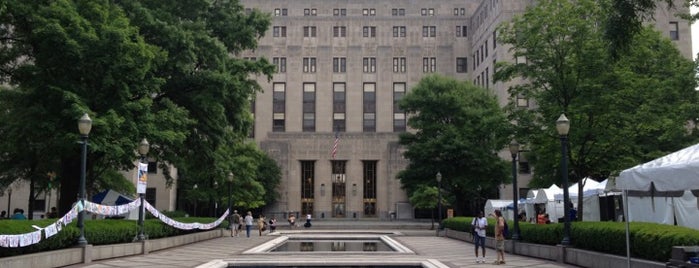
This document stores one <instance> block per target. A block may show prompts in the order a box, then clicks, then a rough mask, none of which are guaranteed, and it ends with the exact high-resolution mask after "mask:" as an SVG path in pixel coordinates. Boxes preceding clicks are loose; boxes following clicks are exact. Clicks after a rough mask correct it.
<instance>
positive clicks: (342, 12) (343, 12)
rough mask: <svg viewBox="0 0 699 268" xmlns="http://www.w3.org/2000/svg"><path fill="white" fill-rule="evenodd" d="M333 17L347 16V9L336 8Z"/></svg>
mask: <svg viewBox="0 0 699 268" xmlns="http://www.w3.org/2000/svg"><path fill="white" fill-rule="evenodd" d="M333 16H335V17H338V16H343V17H344V16H347V9H344V8H335V9H333Z"/></svg>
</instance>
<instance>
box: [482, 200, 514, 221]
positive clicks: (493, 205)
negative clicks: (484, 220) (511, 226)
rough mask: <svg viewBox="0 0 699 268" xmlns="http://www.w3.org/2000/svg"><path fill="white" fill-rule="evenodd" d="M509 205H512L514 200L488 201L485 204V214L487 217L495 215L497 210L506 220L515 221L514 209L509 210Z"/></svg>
mask: <svg viewBox="0 0 699 268" xmlns="http://www.w3.org/2000/svg"><path fill="white" fill-rule="evenodd" d="M509 205H512V200H500V199H488V201H486V202H485V207H484V208H483V212H484V213H485V216H486V217H488V216H489V215H490V214H493V213H494V212H495V210H496V209H499V210H500V212H502V216H503V217H505V219H507V220H512V219H514V217H513V216H512V209H507V206H509Z"/></svg>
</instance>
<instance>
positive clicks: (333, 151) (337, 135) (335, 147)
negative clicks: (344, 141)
mask: <svg viewBox="0 0 699 268" xmlns="http://www.w3.org/2000/svg"><path fill="white" fill-rule="evenodd" d="M339 143H340V135H339V134H338V133H337V132H335V142H334V143H333V150H332V156H333V159H335V155H336V154H337V145H338V144H339Z"/></svg>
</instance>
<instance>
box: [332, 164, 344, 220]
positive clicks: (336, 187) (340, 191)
mask: <svg viewBox="0 0 699 268" xmlns="http://www.w3.org/2000/svg"><path fill="white" fill-rule="evenodd" d="M345 163H346V161H337V160H333V161H331V164H332V174H331V176H332V178H331V181H332V208H333V211H332V216H333V218H345V217H347V216H346V214H347V213H346V209H345V205H346V192H347V186H346V185H347V178H346V174H345Z"/></svg>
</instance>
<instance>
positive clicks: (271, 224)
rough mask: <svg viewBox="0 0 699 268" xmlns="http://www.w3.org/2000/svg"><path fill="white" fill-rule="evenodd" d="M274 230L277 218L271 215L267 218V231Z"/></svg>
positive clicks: (275, 229)
mask: <svg viewBox="0 0 699 268" xmlns="http://www.w3.org/2000/svg"><path fill="white" fill-rule="evenodd" d="M275 231H277V218H275V217H272V218H271V219H269V232H270V233H272V232H275Z"/></svg>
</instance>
